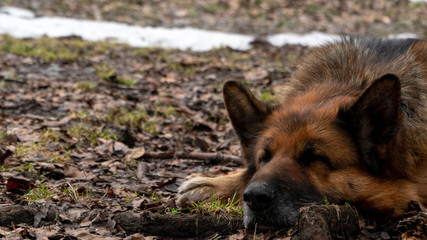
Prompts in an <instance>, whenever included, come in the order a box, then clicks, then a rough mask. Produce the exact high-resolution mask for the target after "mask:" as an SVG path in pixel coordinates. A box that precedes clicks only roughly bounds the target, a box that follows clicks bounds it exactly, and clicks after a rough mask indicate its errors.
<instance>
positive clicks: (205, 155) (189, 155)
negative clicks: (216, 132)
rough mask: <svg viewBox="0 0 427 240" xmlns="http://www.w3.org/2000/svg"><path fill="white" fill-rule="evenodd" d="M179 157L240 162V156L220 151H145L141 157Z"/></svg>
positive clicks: (217, 161)
mask: <svg viewBox="0 0 427 240" xmlns="http://www.w3.org/2000/svg"><path fill="white" fill-rule="evenodd" d="M175 156H176V157H177V158H180V159H195V160H205V161H210V162H214V163H220V162H230V163H235V164H239V165H240V164H242V160H241V159H240V157H237V156H233V155H226V154H222V153H206V152H182V151H178V152H177V151H166V152H145V153H144V155H142V157H141V159H172V158H174V157H175Z"/></svg>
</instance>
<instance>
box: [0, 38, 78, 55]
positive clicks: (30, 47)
mask: <svg viewBox="0 0 427 240" xmlns="http://www.w3.org/2000/svg"><path fill="white" fill-rule="evenodd" d="M0 51H2V52H10V53H14V54H17V55H21V56H26V57H36V58H39V59H41V60H44V61H53V60H58V59H60V60H68V61H75V60H79V59H80V58H79V52H78V51H77V50H76V49H72V48H70V47H68V46H67V43H66V42H64V41H61V40H59V39H54V38H47V37H42V38H40V39H32V40H20V39H16V38H12V37H9V36H1V37H0Z"/></svg>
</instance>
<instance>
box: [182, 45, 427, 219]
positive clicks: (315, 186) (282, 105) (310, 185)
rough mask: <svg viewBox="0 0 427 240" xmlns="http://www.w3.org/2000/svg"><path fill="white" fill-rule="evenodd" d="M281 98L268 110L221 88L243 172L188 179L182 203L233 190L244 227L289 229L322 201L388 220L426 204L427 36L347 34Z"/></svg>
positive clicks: (312, 60)
mask: <svg viewBox="0 0 427 240" xmlns="http://www.w3.org/2000/svg"><path fill="white" fill-rule="evenodd" d="M280 94H281V95H282V98H281V100H280V101H279V102H278V103H277V104H273V105H271V104H265V103H262V102H260V101H258V100H257V99H256V98H255V97H254V96H253V94H252V93H251V92H250V91H249V90H248V89H247V88H246V87H245V86H243V85H242V84H240V83H238V82H227V83H226V84H225V86H224V99H225V104H226V107H227V111H228V113H229V117H230V119H231V122H232V124H233V127H234V129H235V132H236V134H237V136H238V137H239V139H240V141H241V145H242V153H243V154H242V155H243V156H242V157H243V158H244V159H245V160H246V163H247V168H246V170H245V171H242V172H240V173H238V174H235V175H231V176H224V177H218V178H202V177H199V178H193V179H190V180H188V181H187V182H185V183H184V184H183V185H182V186H181V187H180V193H181V197H182V198H184V197H185V198H189V199H190V200H192V201H205V200H209V199H210V198H211V196H212V192H213V191H215V194H216V196H220V197H221V198H223V199H227V198H231V197H232V196H233V195H234V193H235V192H237V194H238V196H239V197H243V198H244V200H245V218H244V220H245V224H246V226H247V227H252V226H253V225H254V224H255V223H258V224H260V225H267V226H276V225H281V226H282V225H292V224H294V223H295V221H296V219H297V212H298V209H299V208H300V207H301V206H305V205H310V204H317V203H322V202H323V201H324V200H325V198H326V199H328V200H329V201H330V202H333V203H344V202H350V203H351V204H353V205H354V206H356V207H357V208H359V209H362V210H365V211H372V212H376V213H383V214H388V215H390V216H398V215H400V214H402V213H403V212H404V211H405V210H406V208H407V206H408V203H409V202H410V201H412V200H414V201H418V202H419V203H421V204H427V40H415V39H406V40H378V39H373V38H361V37H354V38H353V37H346V38H343V39H342V40H341V41H339V42H336V43H332V44H328V45H326V46H323V47H320V48H317V49H315V50H313V52H312V53H311V55H309V56H308V57H307V58H306V59H305V60H304V61H303V62H302V63H301V65H300V67H299V68H298V69H297V71H296V72H295V74H294V75H293V77H292V78H291V79H290V80H289V82H288V83H287V84H286V85H285V86H283V88H282V90H281V92H280Z"/></svg>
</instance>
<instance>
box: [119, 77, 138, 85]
mask: <svg viewBox="0 0 427 240" xmlns="http://www.w3.org/2000/svg"><path fill="white" fill-rule="evenodd" d="M117 82H118V83H119V84H122V85H126V86H134V85H135V84H137V83H138V80H135V79H126V78H118V79H117Z"/></svg>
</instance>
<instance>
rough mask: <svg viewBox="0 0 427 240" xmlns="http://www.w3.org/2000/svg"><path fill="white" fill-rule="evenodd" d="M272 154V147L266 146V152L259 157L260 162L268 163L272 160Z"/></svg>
mask: <svg viewBox="0 0 427 240" xmlns="http://www.w3.org/2000/svg"><path fill="white" fill-rule="evenodd" d="M271 156H272V155H271V151H270V149H268V148H266V149H264V153H263V154H262V155H261V157H260V158H259V162H260V163H268V162H270V160H271Z"/></svg>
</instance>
